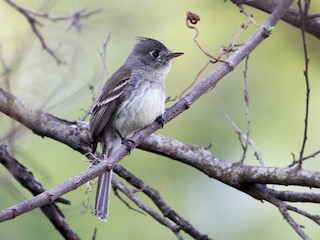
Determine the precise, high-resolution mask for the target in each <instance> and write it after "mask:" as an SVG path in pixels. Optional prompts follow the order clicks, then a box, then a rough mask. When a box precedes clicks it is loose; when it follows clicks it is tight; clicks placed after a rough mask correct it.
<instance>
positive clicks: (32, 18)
mask: <svg viewBox="0 0 320 240" xmlns="http://www.w3.org/2000/svg"><path fill="white" fill-rule="evenodd" d="M5 1H6V2H7V3H8V4H9V5H10V6H12V7H13V8H14V9H16V10H17V11H18V12H20V13H21V14H22V16H24V17H25V18H26V19H27V21H28V23H29V25H30V27H31V29H32V32H33V33H34V34H35V35H36V37H37V39H38V40H39V41H40V44H41V46H42V48H43V49H44V50H45V51H46V52H48V53H49V55H50V56H51V57H53V59H54V60H55V61H56V62H57V64H66V62H65V61H63V60H61V59H60V58H59V57H58V56H57V54H56V53H55V51H54V50H52V48H50V47H49V46H48V44H47V42H46V40H45V39H44V37H43V36H42V34H41V33H40V31H39V29H38V27H39V26H40V27H42V26H43V24H41V23H40V22H39V21H38V20H37V19H36V17H41V18H44V19H48V20H50V21H53V22H56V21H65V20H71V23H70V26H69V29H70V28H71V27H75V28H76V29H77V30H78V31H80V30H81V28H82V25H81V23H80V19H82V18H88V17H90V16H92V15H93V14H96V13H98V12H100V10H94V11H89V12H87V11H86V9H83V10H80V11H77V12H75V13H74V14H72V15H71V16H62V17H52V16H50V15H49V14H46V13H37V12H34V11H31V10H29V9H26V8H24V7H21V6H20V5H18V4H16V3H15V2H14V1H12V0H5Z"/></svg>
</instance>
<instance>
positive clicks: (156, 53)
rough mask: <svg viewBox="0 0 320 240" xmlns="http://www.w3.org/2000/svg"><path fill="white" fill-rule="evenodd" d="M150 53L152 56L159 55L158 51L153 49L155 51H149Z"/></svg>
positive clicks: (156, 56)
mask: <svg viewBox="0 0 320 240" xmlns="http://www.w3.org/2000/svg"><path fill="white" fill-rule="evenodd" d="M150 55H151V56H152V57H154V58H158V57H160V52H159V51H157V50H155V51H152V52H150Z"/></svg>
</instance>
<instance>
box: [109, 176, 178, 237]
mask: <svg viewBox="0 0 320 240" xmlns="http://www.w3.org/2000/svg"><path fill="white" fill-rule="evenodd" d="M112 182H113V183H115V184H116V187H117V189H118V190H119V191H121V192H123V193H124V194H125V195H126V196H127V197H128V198H130V200H131V201H133V202H134V203H135V204H136V205H137V206H138V207H139V208H141V209H142V210H143V211H145V212H147V213H148V214H149V215H150V216H151V217H153V218H154V219H155V220H156V221H158V222H159V223H161V224H162V225H164V226H166V227H167V228H169V229H170V230H171V231H172V232H173V233H174V234H175V235H176V236H177V237H178V239H179V240H182V239H183V238H182V236H181V234H180V233H179V232H180V227H179V226H178V225H177V224H175V223H173V222H170V221H168V220H167V219H166V218H165V217H163V216H161V215H160V214H159V213H157V212H156V211H154V210H153V209H151V208H150V207H148V206H147V205H146V204H145V203H144V202H142V201H141V200H140V199H139V198H138V197H137V196H136V195H135V194H134V192H133V191H132V190H131V189H129V188H127V187H126V186H125V185H124V184H123V183H121V182H120V181H119V180H117V179H116V178H113V179H112Z"/></svg>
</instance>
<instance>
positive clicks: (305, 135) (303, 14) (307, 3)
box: [298, 0, 310, 168]
mask: <svg viewBox="0 0 320 240" xmlns="http://www.w3.org/2000/svg"><path fill="white" fill-rule="evenodd" d="M298 7H299V11H300V15H301V36H302V42H303V52H304V57H305V70H304V71H303V74H304V77H305V83H306V110H305V111H306V112H305V119H304V133H303V140H302V146H301V150H300V156H299V168H301V167H302V162H303V161H302V159H303V154H304V150H305V146H306V144H307V139H308V122H309V101H310V82H309V57H308V49H307V40H306V33H305V20H306V16H307V14H308V10H309V7H310V1H309V0H305V4H304V9H303V10H302V6H301V0H299V1H298Z"/></svg>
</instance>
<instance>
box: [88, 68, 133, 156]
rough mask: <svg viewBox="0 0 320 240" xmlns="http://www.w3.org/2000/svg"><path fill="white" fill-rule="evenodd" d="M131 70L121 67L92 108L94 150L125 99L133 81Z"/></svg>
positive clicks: (91, 132) (92, 141)
mask: <svg viewBox="0 0 320 240" xmlns="http://www.w3.org/2000/svg"><path fill="white" fill-rule="evenodd" d="M131 80H132V79H131V71H130V70H129V69H126V68H124V67H121V68H119V70H118V71H116V72H115V73H114V74H113V75H112V76H111V77H110V78H109V79H108V81H107V82H106V84H105V86H104V87H103V90H102V93H101V95H100V97H99V98H98V100H97V102H96V103H95V106H94V108H93V110H92V116H91V119H90V134H91V143H92V151H93V152H95V150H96V148H97V144H98V142H100V141H101V138H102V137H103V134H104V132H105V130H106V129H107V128H108V127H109V125H110V123H111V119H112V117H113V116H114V114H115V112H116V111H117V109H118V107H119V106H120V105H121V103H122V102H123V100H124V99H125V93H126V91H125V90H126V89H127V88H128V87H129V86H130V83H131Z"/></svg>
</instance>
